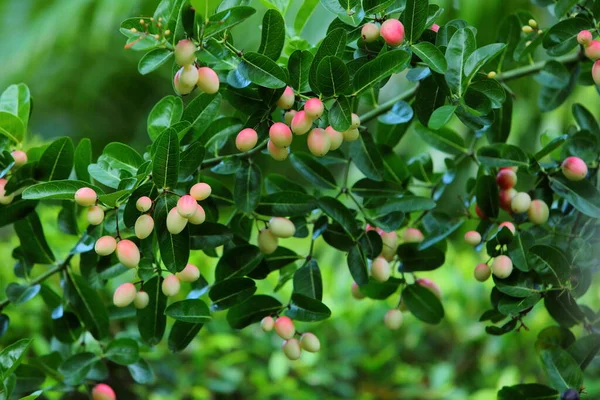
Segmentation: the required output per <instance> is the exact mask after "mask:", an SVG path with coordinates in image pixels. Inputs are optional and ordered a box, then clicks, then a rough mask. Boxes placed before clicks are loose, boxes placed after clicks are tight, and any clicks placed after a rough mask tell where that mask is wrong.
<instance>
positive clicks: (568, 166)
mask: <svg viewBox="0 0 600 400" xmlns="http://www.w3.org/2000/svg"><path fill="white" fill-rule="evenodd" d="M561 169H562V173H563V175H564V176H565V178H567V179H568V180H570V181H574V182H576V181H580V180H583V179H585V177H586V175H587V173H588V168H587V165H586V164H585V162H584V161H583V160H582V159H581V158H579V157H567V158H565V160H564V161H563V163H562V165H561Z"/></svg>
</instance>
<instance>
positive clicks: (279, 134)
mask: <svg viewBox="0 0 600 400" xmlns="http://www.w3.org/2000/svg"><path fill="white" fill-rule="evenodd" d="M292 138H293V135H292V131H291V130H290V128H289V127H288V126H287V125H286V124H284V123H283V122H275V123H274V124H273V125H271V127H270V128H269V139H271V142H272V143H273V144H274V145H275V146H277V147H288V146H289V145H291V144H292Z"/></svg>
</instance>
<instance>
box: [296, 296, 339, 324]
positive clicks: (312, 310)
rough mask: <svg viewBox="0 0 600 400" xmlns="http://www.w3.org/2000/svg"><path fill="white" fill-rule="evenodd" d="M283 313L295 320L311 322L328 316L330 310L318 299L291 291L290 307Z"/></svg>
mask: <svg viewBox="0 0 600 400" xmlns="http://www.w3.org/2000/svg"><path fill="white" fill-rule="evenodd" d="M285 315H287V316H288V317H290V318H292V319H294V320H296V321H306V322H313V321H322V320H324V319H327V318H329V317H330V316H331V310H330V309H329V307H327V306H326V305H325V304H323V303H322V302H321V301H320V300H317V299H313V298H312V297H308V296H305V295H303V294H300V293H292V300H291V302H290V308H289V309H288V310H287V311H286V312H285Z"/></svg>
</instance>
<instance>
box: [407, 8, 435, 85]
mask: <svg viewBox="0 0 600 400" xmlns="http://www.w3.org/2000/svg"><path fill="white" fill-rule="evenodd" d="M428 7H429V2H428V0H406V8H405V9H404V13H403V14H402V22H403V23H404V32H405V34H406V40H407V41H408V42H410V43H414V42H416V41H417V39H418V38H419V37H421V34H422V33H423V31H424V30H425V28H426V27H427V25H426V24H427V15H428V13H427V9H428ZM423 43H425V42H423ZM442 73H443V72H442Z"/></svg>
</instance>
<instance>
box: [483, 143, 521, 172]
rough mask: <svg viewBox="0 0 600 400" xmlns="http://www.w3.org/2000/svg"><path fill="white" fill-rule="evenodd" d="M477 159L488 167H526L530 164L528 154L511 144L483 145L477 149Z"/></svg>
mask: <svg viewBox="0 0 600 400" xmlns="http://www.w3.org/2000/svg"><path fill="white" fill-rule="evenodd" d="M477 159H478V160H479V161H480V162H481V163H482V164H483V165H485V166H486V167H492V168H502V167H513V166H514V167H525V168H527V167H528V166H529V159H528V158H527V154H525V152H524V151H523V150H522V149H521V148H519V147H516V146H513V145H510V144H495V145H493V146H483V147H481V148H479V150H477Z"/></svg>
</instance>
